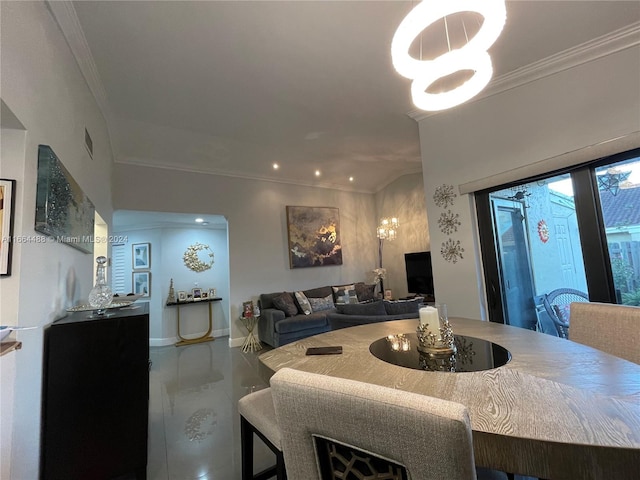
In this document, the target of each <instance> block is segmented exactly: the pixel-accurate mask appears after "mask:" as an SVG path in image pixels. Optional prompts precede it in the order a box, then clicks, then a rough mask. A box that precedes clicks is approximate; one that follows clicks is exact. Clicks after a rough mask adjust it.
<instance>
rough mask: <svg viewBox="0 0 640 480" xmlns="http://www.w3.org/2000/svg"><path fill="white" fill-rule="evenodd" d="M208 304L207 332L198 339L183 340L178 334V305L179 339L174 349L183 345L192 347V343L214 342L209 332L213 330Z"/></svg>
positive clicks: (178, 308)
mask: <svg viewBox="0 0 640 480" xmlns="http://www.w3.org/2000/svg"><path fill="white" fill-rule="evenodd" d="M208 304H209V328H208V329H207V332H206V333H205V334H204V335H202V336H201V337H198V338H184V337H183V336H182V335H181V334H180V306H179V305H178V306H177V320H178V338H179V339H180V341H179V342H177V343H176V347H181V346H183V345H192V344H194V343H203V342H211V341H213V340H215V338H214V337H213V336H210V335H211V330H213V313H212V311H211V302H208Z"/></svg>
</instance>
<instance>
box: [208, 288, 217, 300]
mask: <svg viewBox="0 0 640 480" xmlns="http://www.w3.org/2000/svg"><path fill="white" fill-rule="evenodd" d="M216 297H217V295H216V289H215V288H210V289H209V298H216Z"/></svg>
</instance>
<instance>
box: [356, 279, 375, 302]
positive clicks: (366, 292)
mask: <svg viewBox="0 0 640 480" xmlns="http://www.w3.org/2000/svg"><path fill="white" fill-rule="evenodd" d="M375 290H376V284H375V283H374V284H372V285H368V284H365V283H356V296H357V297H358V301H359V302H368V301H371V300H374V299H375Z"/></svg>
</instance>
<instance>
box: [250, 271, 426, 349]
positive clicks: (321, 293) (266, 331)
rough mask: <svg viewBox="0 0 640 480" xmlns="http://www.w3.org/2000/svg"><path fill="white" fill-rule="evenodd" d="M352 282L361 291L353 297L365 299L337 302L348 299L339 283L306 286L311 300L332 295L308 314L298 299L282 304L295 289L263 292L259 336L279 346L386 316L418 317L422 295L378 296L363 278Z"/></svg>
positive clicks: (377, 320)
mask: <svg viewBox="0 0 640 480" xmlns="http://www.w3.org/2000/svg"><path fill="white" fill-rule="evenodd" d="M353 285H355V287H356V288H355V292H356V293H358V292H359V294H358V295H357V296H356V295H352V297H351V301H353V302H357V301H358V300H356V299H360V300H363V303H346V304H340V303H336V302H338V301H340V300H343V299H345V297H344V296H343V295H344V293H345V292H344V291H342V290H340V287H331V286H325V287H319V288H314V289H310V290H304V291H303V292H302V293H304V297H306V298H307V299H309V300H310V301H311V302H312V303H316V301H319V300H320V299H327V298H328V297H329V298H330V299H331V302H330V304H324V303H323V304H321V306H318V310H316V309H315V308H314V309H313V310H312V311H311V312H310V313H308V314H305V313H304V309H305V308H304V306H301V305H300V303H299V302H298V301H296V302H295V304H294V305H291V304H290V303H291V302H289V304H286V305H283V304H282V298H284V297H287V298H288V297H291V298H295V292H288V295H287V292H274V293H263V294H261V295H260V298H259V300H258V303H259V307H260V320H259V322H258V335H259V337H260V340H261V341H262V342H264V343H266V344H268V345H271V346H272V347H279V346H281V345H286V344H287V343H291V342H294V341H296V340H300V339H302V338H307V337H310V336H312V335H316V334H318V333H324V332H328V331H329V330H336V329H339V328H345V327H350V326H353V325H362V324H365V323H375V322H384V321H387V320H400V319H404V318H418V309H419V308H420V305H421V299H416V300H412V301H400V302H388V301H383V300H375V299H374V298H373V288H372V287H373V286H371V285H369V286H367V285H365V284H364V283H361V282H360V283H355V284H353ZM283 294H285V295H283ZM304 297H303V298H304ZM274 302H275V303H274ZM276 303H277V304H278V305H276ZM320 308H322V309H320ZM308 310H309V309H308V308H307V311H308Z"/></svg>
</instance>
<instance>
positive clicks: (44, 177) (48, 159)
mask: <svg viewBox="0 0 640 480" xmlns="http://www.w3.org/2000/svg"><path fill="white" fill-rule="evenodd" d="M94 222H95V208H94V206H93V203H91V200H89V198H88V197H87V196H86V195H85V194H84V192H83V191H82V189H81V188H80V186H79V185H78V184H77V183H76V181H75V180H74V179H73V177H72V176H71V175H70V174H69V172H68V171H67V169H66V168H64V165H62V162H60V160H59V159H58V157H57V156H56V154H55V153H54V152H53V150H51V148H50V147H48V146H47V145H40V146H39V147H38V186H37V194H36V222H35V227H34V228H35V230H36V231H37V232H40V233H43V234H45V235H49V236H51V237H54V238H55V241H56V242H61V243H65V244H67V245H70V246H72V247H74V248H77V249H78V250H80V251H82V252H85V253H93V235H94Z"/></svg>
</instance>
